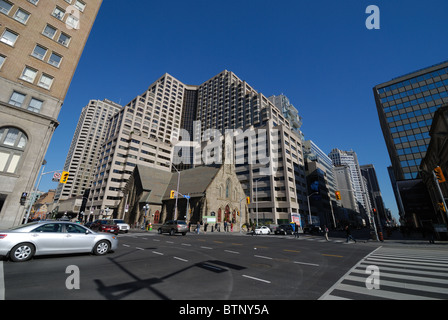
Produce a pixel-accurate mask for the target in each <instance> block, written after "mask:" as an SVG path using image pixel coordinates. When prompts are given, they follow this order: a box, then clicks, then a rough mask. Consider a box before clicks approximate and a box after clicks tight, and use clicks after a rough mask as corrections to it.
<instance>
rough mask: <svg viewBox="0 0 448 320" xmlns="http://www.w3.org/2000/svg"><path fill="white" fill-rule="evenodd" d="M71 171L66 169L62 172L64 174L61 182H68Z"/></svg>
mask: <svg viewBox="0 0 448 320" xmlns="http://www.w3.org/2000/svg"><path fill="white" fill-rule="evenodd" d="M69 174H70V173H69V172H67V171H64V172H62V175H61V180H59V182H60V183H63V184H66V183H67V180H68V176H69Z"/></svg>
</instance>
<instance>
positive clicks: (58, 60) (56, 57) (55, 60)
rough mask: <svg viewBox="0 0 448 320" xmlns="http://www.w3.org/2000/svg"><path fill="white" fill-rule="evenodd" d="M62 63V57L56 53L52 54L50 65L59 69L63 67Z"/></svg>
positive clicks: (49, 60)
mask: <svg viewBox="0 0 448 320" xmlns="http://www.w3.org/2000/svg"><path fill="white" fill-rule="evenodd" d="M61 61H62V57H61V56H60V55H58V54H57V53H54V52H52V53H51V56H50V59H48V63H49V64H51V65H52V66H55V67H57V68H59V66H60V65H61Z"/></svg>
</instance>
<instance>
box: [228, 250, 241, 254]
mask: <svg viewBox="0 0 448 320" xmlns="http://www.w3.org/2000/svg"><path fill="white" fill-rule="evenodd" d="M224 251H225V252H228V253H233V254H240V253H239V252H236V251H232V250H224Z"/></svg>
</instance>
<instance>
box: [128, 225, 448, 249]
mask: <svg viewBox="0 0 448 320" xmlns="http://www.w3.org/2000/svg"><path fill="white" fill-rule="evenodd" d="M130 232H131V233H157V228H154V227H153V228H152V230H149V231H146V230H142V229H140V228H133V229H131V230H130ZM190 233H191V234H194V235H195V234H196V233H195V232H190ZM200 234H201V235H207V236H214V235H229V236H231V235H232V236H248V235H251V233H247V232H239V231H234V232H223V231H221V232H216V231H214V232H211V231H208V232H207V233H204V231H202V230H201V233H200ZM352 235H353V237H354V238H355V239H356V240H357V241H358V242H361V243H375V242H378V243H381V244H382V245H387V244H391V245H392V244H395V245H408V246H436V247H443V246H447V249H448V241H442V240H437V239H435V240H434V243H430V242H429V237H427V236H426V237H425V236H423V235H422V234H420V233H412V234H410V235H403V234H402V233H401V232H399V231H395V232H392V234H390V235H389V236H388V235H386V234H384V240H383V241H376V240H373V239H372V237H371V235H370V230H368V229H361V230H352ZM300 236H307V237H322V238H323V237H324V236H323V234H319V235H309V234H303V233H300ZM265 237H267V235H265ZM283 237H284V236H283ZM288 237H293V235H288ZM329 238H330V239H335V238H338V239H339V238H340V239H346V236H345V231H336V230H332V231H330V232H329Z"/></svg>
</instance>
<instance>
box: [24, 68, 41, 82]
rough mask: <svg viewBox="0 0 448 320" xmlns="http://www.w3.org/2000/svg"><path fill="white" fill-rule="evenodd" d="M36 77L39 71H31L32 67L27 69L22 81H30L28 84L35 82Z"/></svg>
mask: <svg viewBox="0 0 448 320" xmlns="http://www.w3.org/2000/svg"><path fill="white" fill-rule="evenodd" d="M36 75H37V70H34V69H31V68H30V67H25V69H24V70H23V73H22V75H21V76H20V79H22V80H25V81H28V82H34V79H35V78H36Z"/></svg>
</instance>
